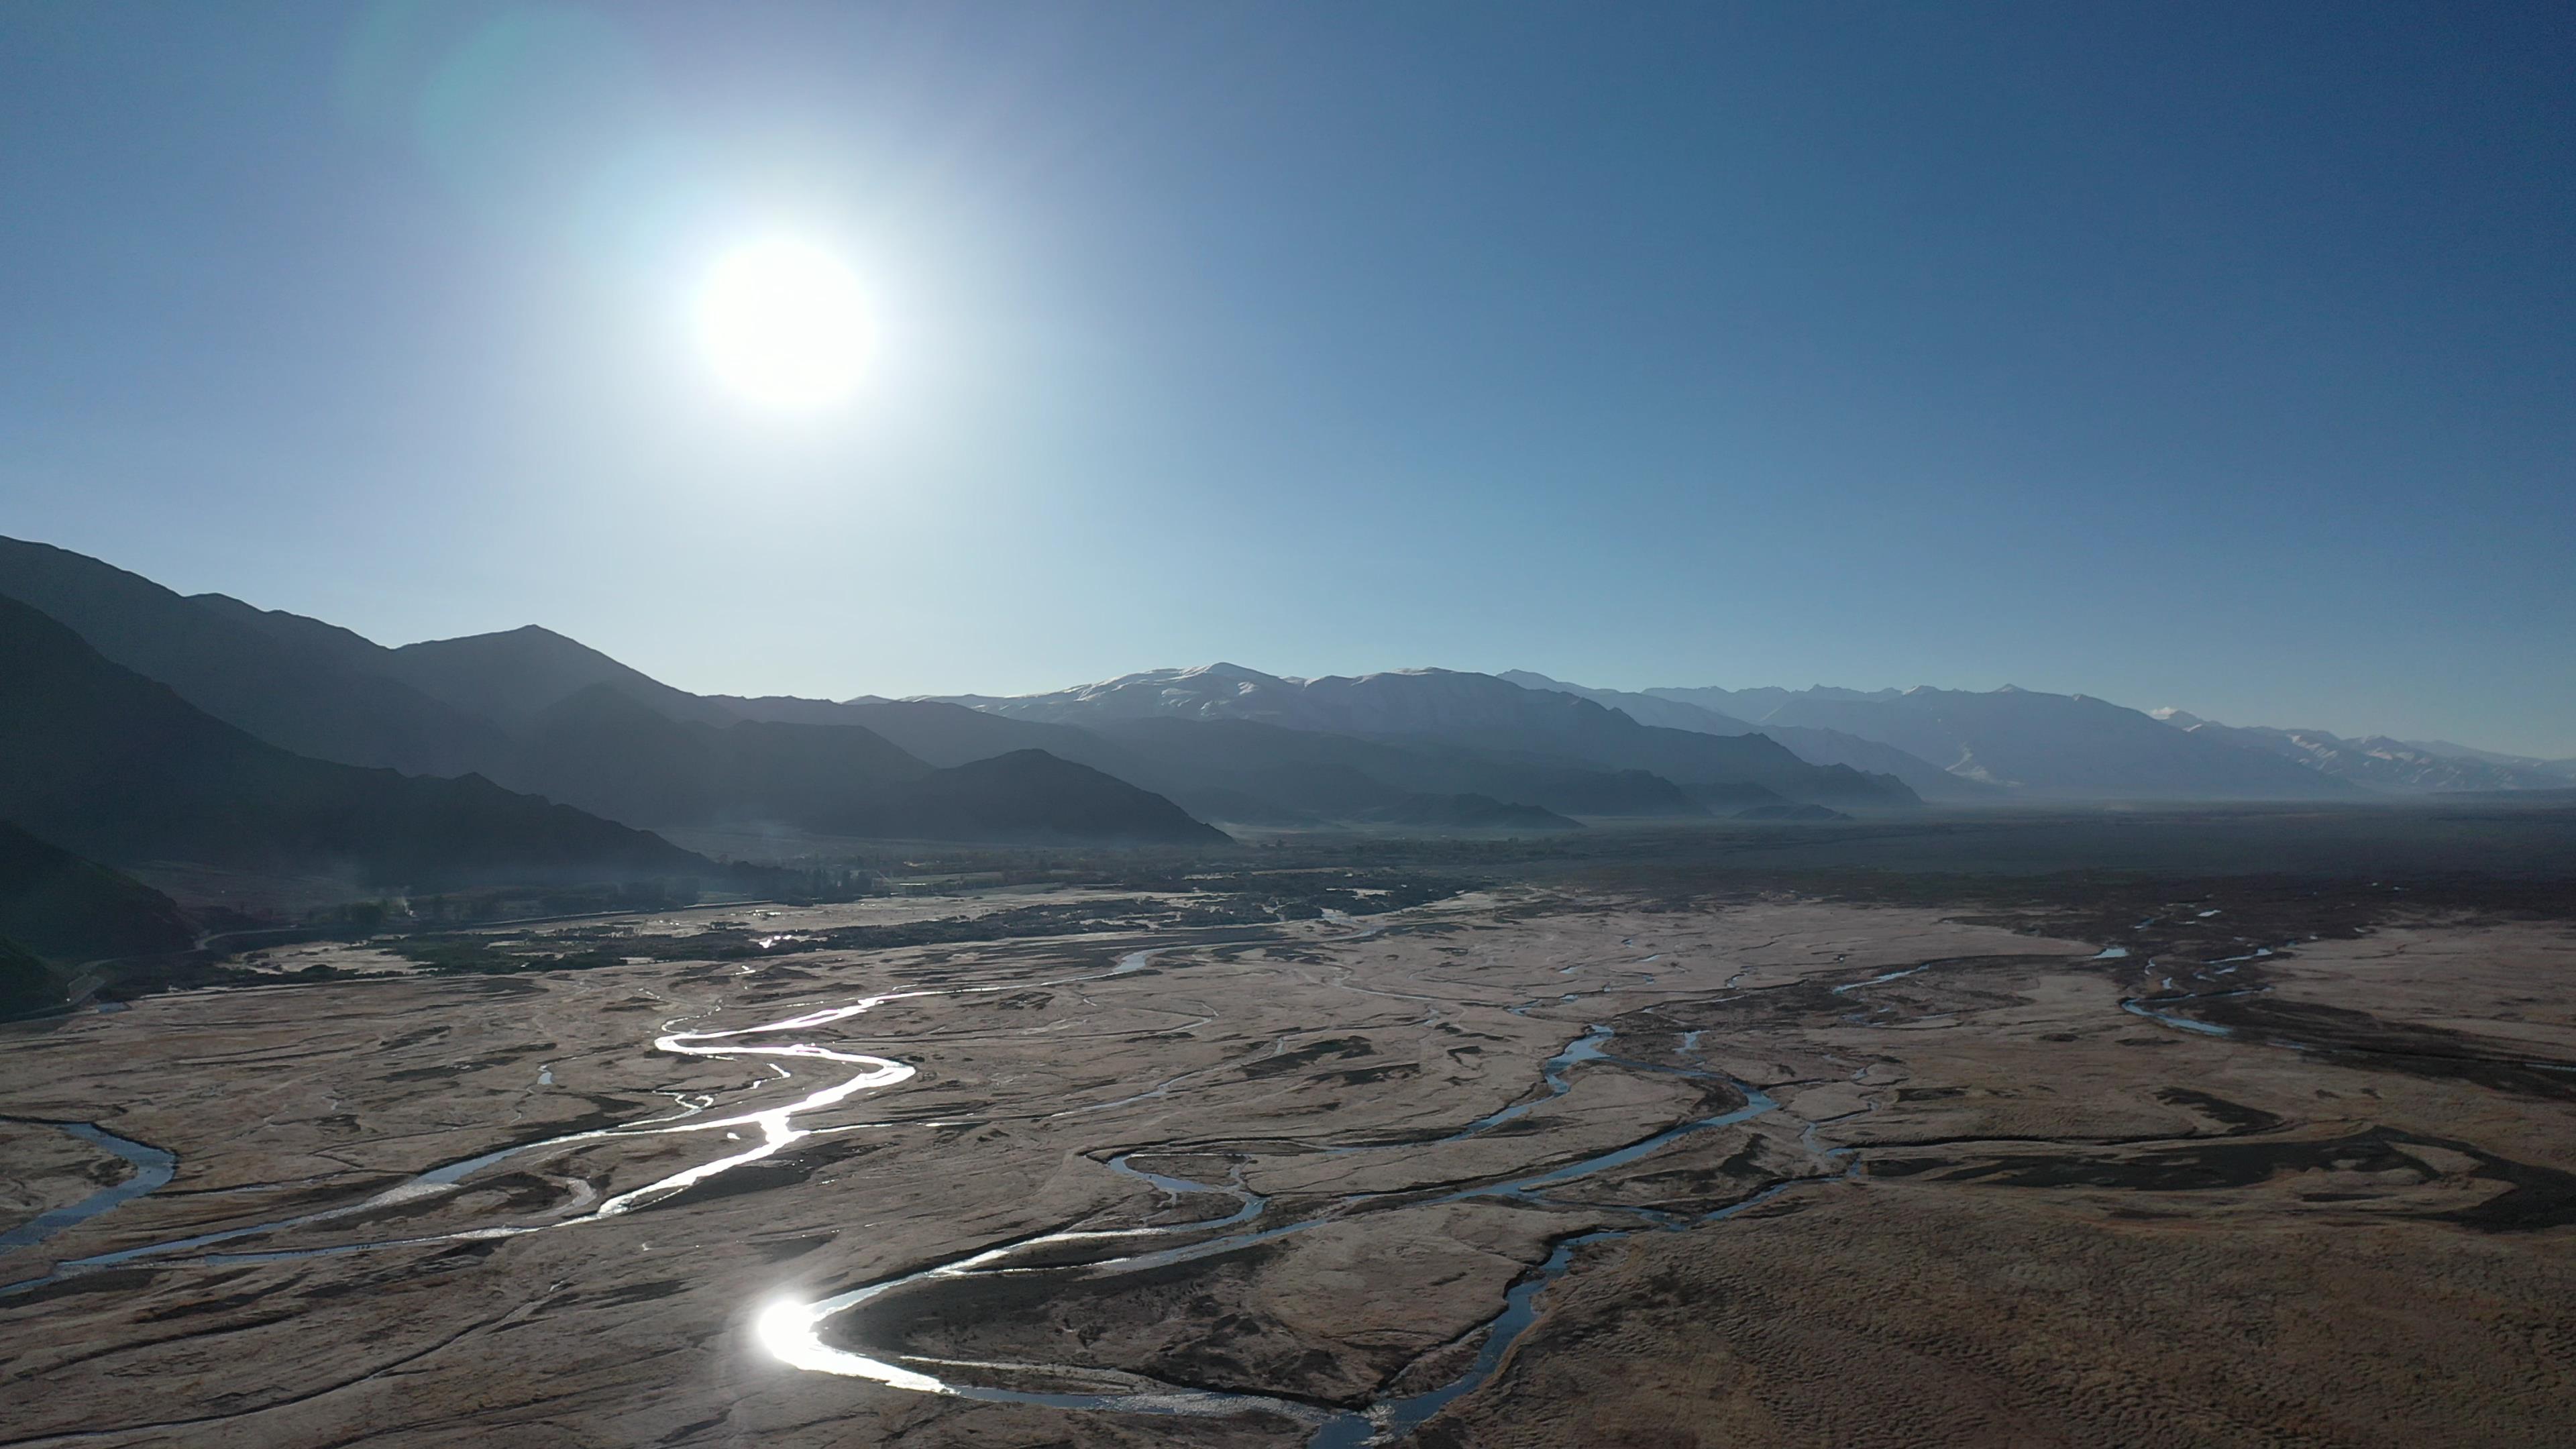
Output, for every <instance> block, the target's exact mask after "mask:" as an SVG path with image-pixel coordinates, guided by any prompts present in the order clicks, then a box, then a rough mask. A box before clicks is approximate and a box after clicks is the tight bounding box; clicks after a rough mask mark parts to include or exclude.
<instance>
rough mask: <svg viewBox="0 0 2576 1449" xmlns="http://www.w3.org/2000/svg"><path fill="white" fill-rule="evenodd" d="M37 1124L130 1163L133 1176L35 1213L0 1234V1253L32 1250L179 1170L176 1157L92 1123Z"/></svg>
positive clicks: (160, 1184)
mask: <svg viewBox="0 0 2576 1449" xmlns="http://www.w3.org/2000/svg"><path fill="white" fill-rule="evenodd" d="M39 1125H42V1126H46V1127H55V1128H59V1129H61V1130H62V1131H65V1132H68V1133H70V1134H71V1135H72V1136H74V1137H77V1138H80V1139H81V1140H82V1141H84V1142H94V1143H96V1144H98V1145H99V1146H101V1147H104V1148H106V1149H107V1150H108V1151H110V1152H113V1153H115V1154H116V1155H117V1156H119V1157H122V1158H124V1159H125V1160H126V1161H127V1162H130V1163H132V1164H134V1175H133V1176H132V1177H129V1178H127V1179H126V1180H125V1181H123V1182H120V1183H118V1184H117V1185H116V1186H114V1187H110V1188H102V1189H100V1190H99V1191H97V1192H94V1193H91V1194H90V1195H89V1196H88V1197H85V1198H82V1199H81V1200H80V1201H79V1202H76V1203H71V1204H69V1205H67V1206H64V1207H58V1208H52V1209H49V1210H47V1211H45V1212H41V1213H38V1214H37V1215H36V1216H35V1218H34V1219H33V1220H31V1221H28V1222H24V1223H20V1224H19V1225H18V1226H16V1227H14V1228H11V1229H10V1230H9V1231H7V1232H5V1233H0V1253H5V1252H8V1251H9V1250H10V1249H12V1248H29V1247H33V1246H35V1245H36V1244H38V1243H41V1242H43V1241H44V1240H45V1239H47V1238H50V1237H52V1236H53V1235H54V1234H56V1233H59V1232H61V1231H62V1230H63V1229H65V1228H68V1227H70V1226H72V1225H73V1224H74V1223H83V1222H87V1221H89V1220H90V1219H91V1218H94V1217H97V1216H98V1215H99V1214H100V1213H103V1212H106V1211H107V1210H108V1209H110V1208H112V1207H115V1206H117V1205H118V1204H119V1203H124V1202H130V1201H132V1200H133V1199H135V1198H138V1197H141V1196H143V1195H144V1194H145V1193H147V1192H150V1191H152V1190H153V1189H154V1188H157V1187H161V1186H163V1185H165V1184H167V1183H168V1182H169V1181H170V1177H171V1174H173V1173H175V1172H177V1171H178V1170H179V1159H178V1157H177V1155H175V1154H173V1153H169V1152H165V1151H163V1150H162V1149H160V1148H158V1147H152V1146H147V1145H146V1144H144V1143H141V1142H135V1141H130V1140H128V1139H126V1138H123V1137H119V1136H117V1135H116V1134H115V1133H113V1132H110V1131H108V1130H107V1129H105V1128H103V1127H99V1126H96V1125H94V1124H92V1123H88V1122H46V1123H42V1124H39Z"/></svg>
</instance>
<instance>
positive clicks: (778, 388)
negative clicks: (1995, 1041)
mask: <svg viewBox="0 0 2576 1449" xmlns="http://www.w3.org/2000/svg"><path fill="white" fill-rule="evenodd" d="M698 336H699V341H700V343H701V344H702V345H703V346H704V347H705V348H706V352H707V359H708V361H709V362H710V363H712V364H713V366H714V368H715V372H716V375H717V376H718V377H719V378H721V379H722V380H723V382H724V384H725V386H726V387H728V388H730V389H731V390H732V391H734V392H735V393H737V394H739V395H740V396H742V397H743V398H745V399H746V400H748V401H750V402H753V403H755V404H758V405H760V406H762V407H767V408H775V409H778V410H781V411H787V412H810V411H815V410H818V409H822V408H826V407H829V406H831V405H833V404H834V403H838V402H842V401H845V400H847V399H848V398H849V396H850V395H851V394H852V393H853V392H855V391H857V390H858V386H859V383H860V381H861V378H862V376H863V375H864V372H865V369H866V363H867V360H868V342H869V329H868V315H867V303H866V298H865V297H864V296H863V295H862V294H861V290H860V287H859V280H858V277H857V276H856V275H855V274H853V273H852V272H851V270H850V269H849V267H848V266H846V265H844V264H843V263H842V261H841V259H840V258H838V257H835V256H833V255H832V254H831V253H830V252H827V251H825V250H823V249H822V248H820V247H817V246H814V245H812V244H810V243H807V242H802V241H796V240H792V239H785V238H780V239H773V240H769V241H762V242H755V243H753V244H751V245H748V246H744V247H741V248H739V249H737V250H735V251H731V252H728V253H726V254H725V255H724V257H723V258H721V259H720V260H718V261H717V263H716V264H715V267H714V269H713V270H712V271H710V272H709V273H708V275H707V280H706V285H705V288H704V290H702V291H701V292H700V293H699V296H698Z"/></svg>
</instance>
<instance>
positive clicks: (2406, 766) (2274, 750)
mask: <svg viewBox="0 0 2576 1449" xmlns="http://www.w3.org/2000/svg"><path fill="white" fill-rule="evenodd" d="M2150 713H2151V715H2152V717H2153V718H2155V719H2157V720H2161V721H2162V722H2164V723H2165V724H2167V725H2170V726H2172V727H2173V728H2175V729H2179V730H2182V731H2184V732H2186V733H2188V734H2193V735H2198V736H2202V737H2205V738H2208V739H2215V740H2223V741H2225V742H2226V743H2228V744H2232V745H2237V746H2241V747H2243V748H2245V749H2249V750H2260V751H2262V752H2264V753H2266V754H2272V755H2278V756H2280V757H2281V758H2282V759H2285V760H2289V761H2292V762H2294V763H2297V764H2300V765H2304V766H2306V767H2307V768H2309V769H2311V770H2314V771H2316V772H2317V773H2318V774H2320V775H2329V776H2332V777H2334V778H2335V779H2338V780H2349V781H2352V782H2353V783H2354V784H2357V785H2368V786H2370V787H2371V788H2373V789H2378V790H2393V791H2398V792H2401V793H2405V794H2432V793H2436V792H2442V791H2457V790H2482V791H2483V790H2563V789H2566V788H2567V787H2568V786H2569V785H2571V784H2576V779H2571V778H2569V777H2568V776H2565V775H2561V774H2558V773H2557V772H2555V771H2553V770H2551V769H2550V768H2549V766H2548V763H2547V762H2546V761H2531V762H2528V763H2523V762H2516V761H2511V760H2509V759H2506V758H2492V759H2481V758H2478V757H2477V756H2475V755H2460V754H2452V753H2445V752H2443V751H2441V750H2437V749H2428V748H2426V747H2424V746H2421V745H2412V744H2408V743H2407V742H2406V741H2404V740H2392V739H2390V738H2388V737H2387V736H2385V735H2372V736H2369V737H2367V738H2365V739H2358V740H2348V739H2345V738H2343V737H2342V736H2341V735H2336V734H2331V733H2329V732H2327V731H2325V730H2313V729H2274V728H2271V727H2269V726H2265V725H2223V724H2220V723H2218V722H2217V721H2216V720H2206V719H2202V718H2200V717H2199V716H2197V715H2193V714H2190V713H2187V712H2185V711H2182V710H2176V709H2159V710H2154V711H2151V712H2150ZM2454 748H2456V747H2454Z"/></svg>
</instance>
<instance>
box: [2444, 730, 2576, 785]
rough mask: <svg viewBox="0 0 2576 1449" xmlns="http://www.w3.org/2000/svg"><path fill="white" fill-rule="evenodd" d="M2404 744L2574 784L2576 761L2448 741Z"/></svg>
mask: <svg viewBox="0 0 2576 1449" xmlns="http://www.w3.org/2000/svg"><path fill="white" fill-rule="evenodd" d="M2405 743H2406V744H2408V745H2411V746H2413V747H2414V748H2416V749H2419V750H2422V751H2424V752H2425V753H2426V754H2430V755H2440V756H2443V757H2444V758H2446V759H2453V760H2478V761H2482V762H2484V763H2486V764H2490V765H2511V766H2513V767H2514V768H2516V769H2523V770H2537V771H2539V772H2540V773H2542V774H2544V775H2555V776H2557V777H2558V778H2559V779H2561V780H2564V781H2566V782H2567V783H2569V784H2576V760H2547V759H2541V758H2538V757H2536V756H2532V755H2508V754H2502V753H2499V752H2497V751H2495V750H2481V749H2476V748H2473V747H2471V746H2468V745H2456V744H2453V743H2451V742H2450V741H2449V740H2407V741H2405Z"/></svg>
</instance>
